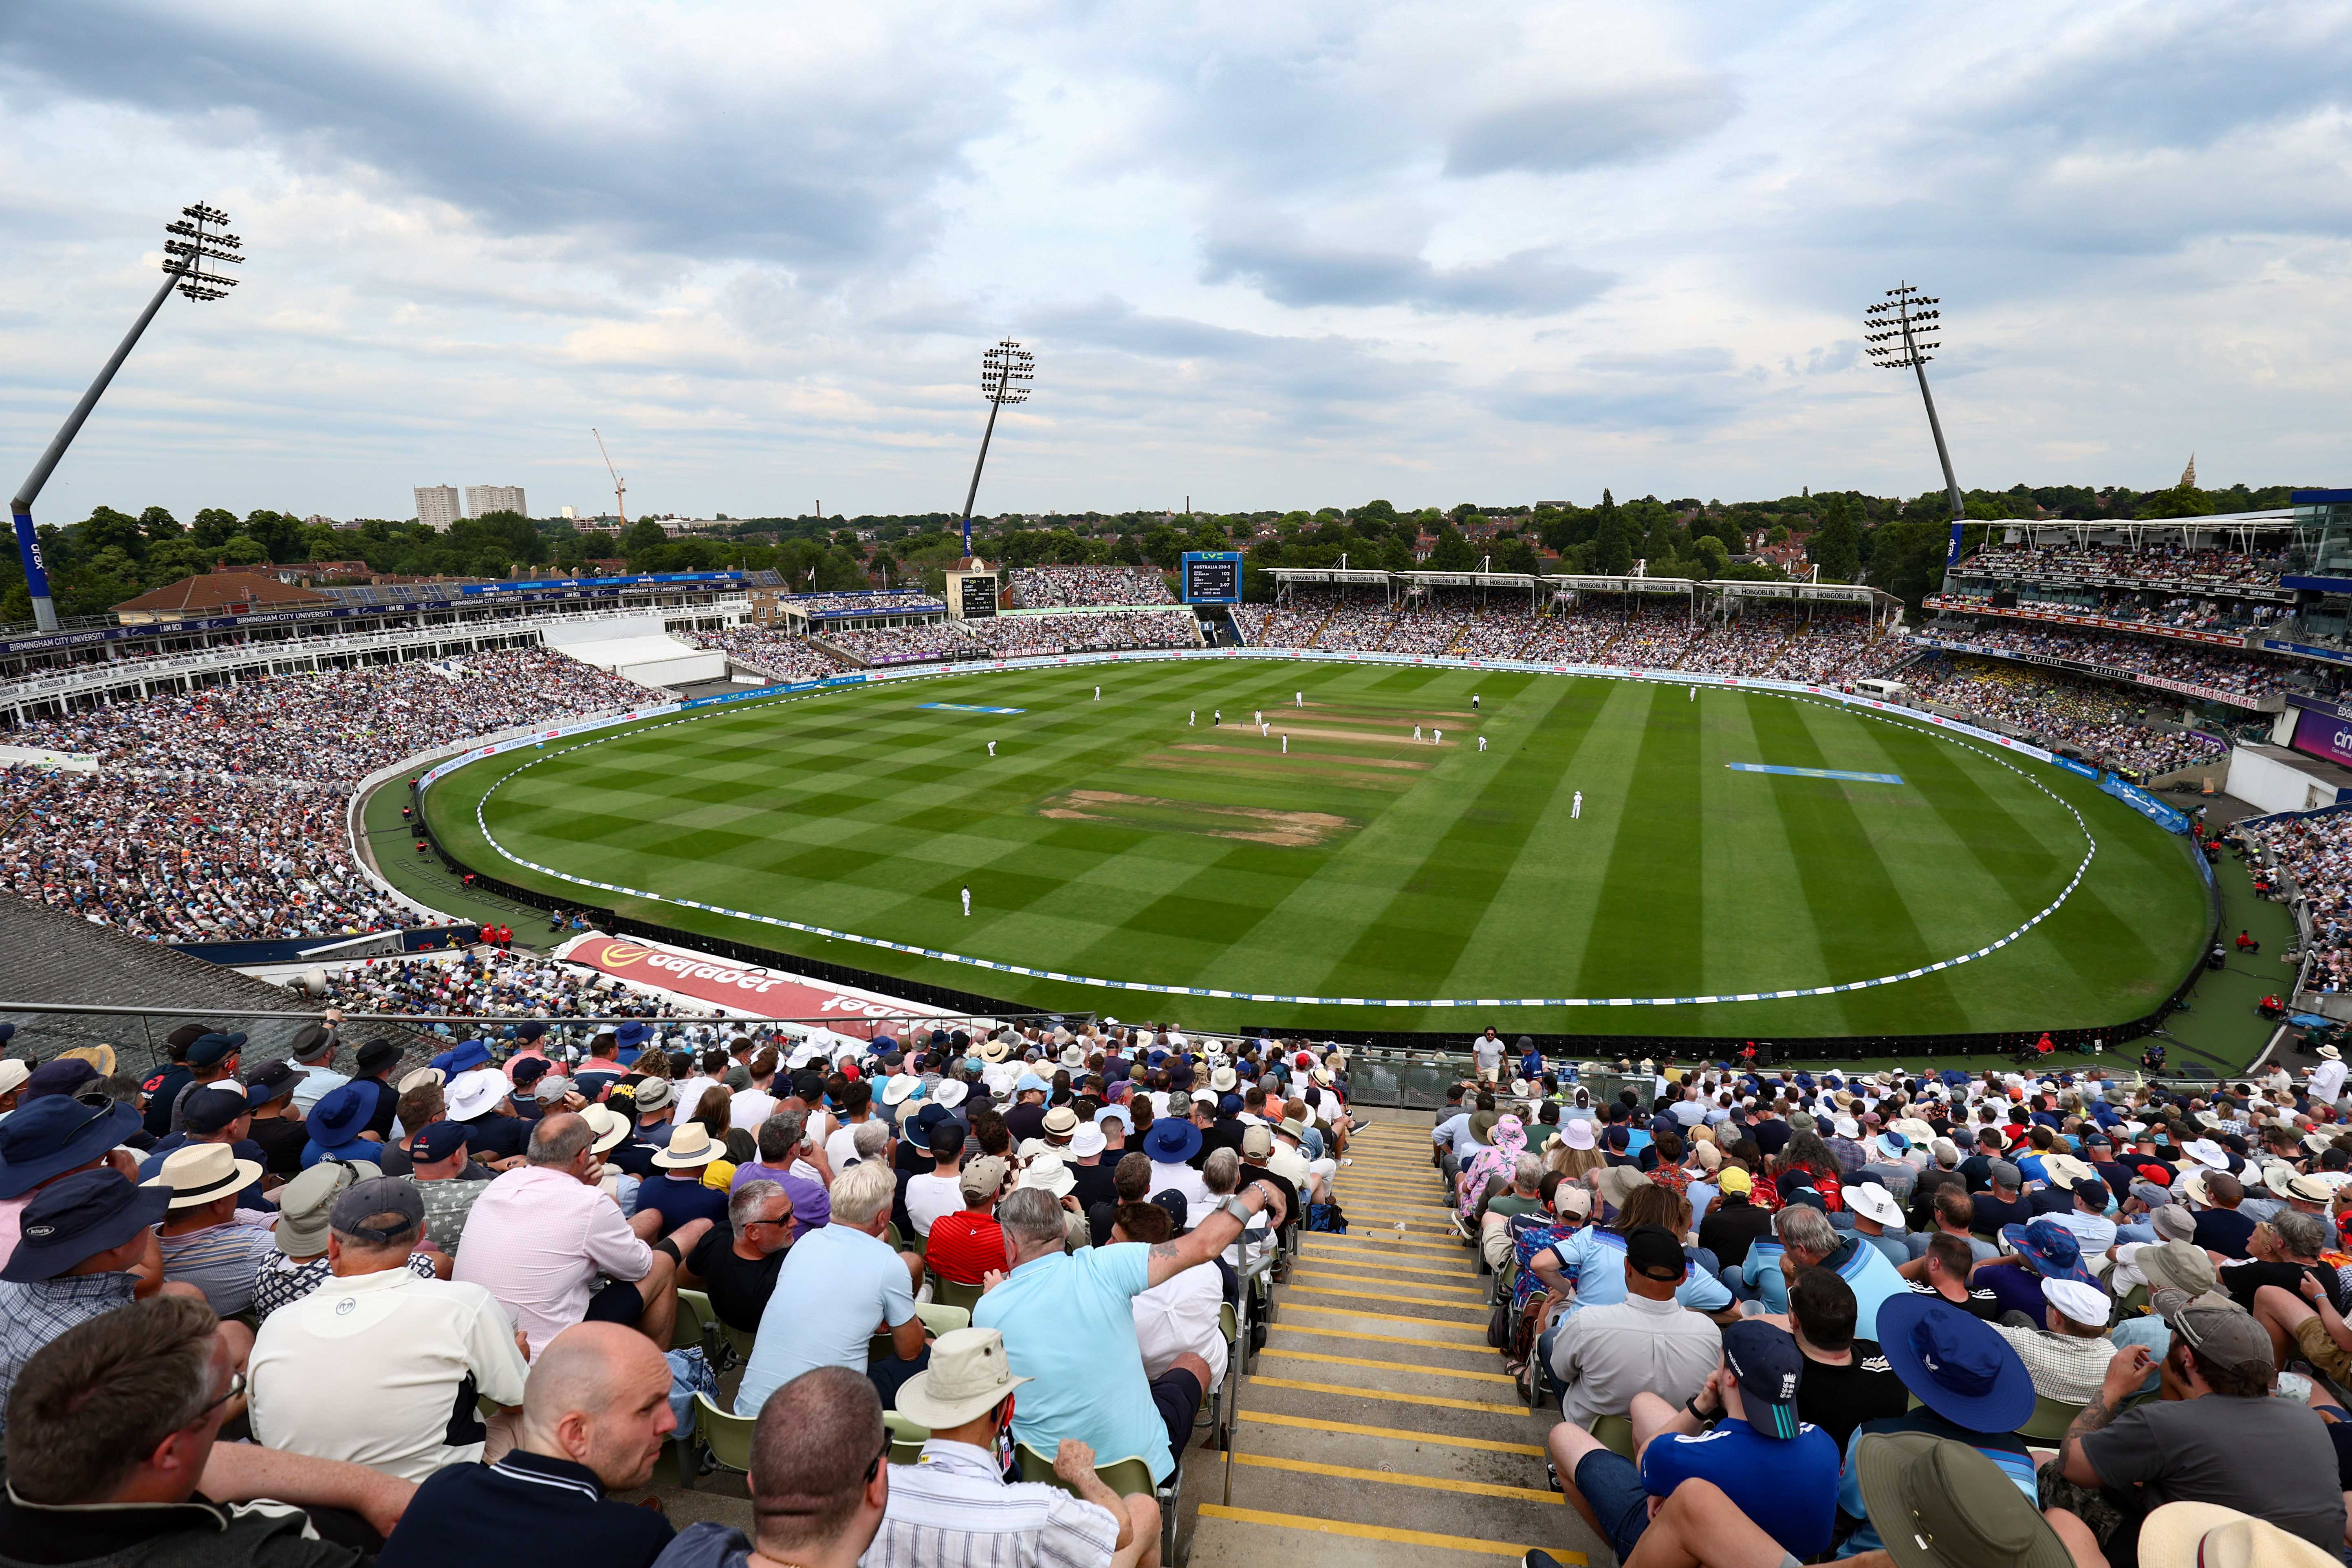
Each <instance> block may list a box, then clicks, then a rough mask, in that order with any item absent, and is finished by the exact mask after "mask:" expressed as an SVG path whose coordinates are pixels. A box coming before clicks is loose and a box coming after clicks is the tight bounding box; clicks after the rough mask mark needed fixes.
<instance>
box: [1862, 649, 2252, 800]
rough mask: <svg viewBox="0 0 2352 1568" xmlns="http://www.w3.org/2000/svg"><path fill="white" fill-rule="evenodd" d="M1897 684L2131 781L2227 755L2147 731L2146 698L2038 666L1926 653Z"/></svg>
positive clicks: (2203, 741)
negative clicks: (2142, 717) (2078, 754)
mask: <svg viewBox="0 0 2352 1568" xmlns="http://www.w3.org/2000/svg"><path fill="white" fill-rule="evenodd" d="M1903 680H1904V683H1905V684H1906V686H1907V687H1908V688H1909V689H1910V693H1911V698H1912V700H1916V701H1927V702H1936V703H1940V704H1943V705H1945V706H1947V707H1951V708H1957V709H1958V710H1960V711H1961V712H1963V713H1968V714H1972V715H1974V716H1976V717H1978V718H1980V719H1997V720H2000V721H2001V722H2003V723H2005V724H2008V725H2011V726H2013V727H2014V728H2016V729H2019V730H2022V731H2025V732H2026V733H2027V734H2029V735H2032V737H2034V738H2035V739H2036V740H2038V741H2041V742H2042V743H2043V744H2045V745H2050V746H2062V745H2063V746H2069V747H2073V748H2074V749H2075V750H2077V751H2079V752H2082V753H2083V754H2084V756H2085V757H2088V758H2093V759H2095V760H2096V761H2098V762H2099V763H2101V764H2103V765H2105V766H2107V767H2111V768H2115V769H2116V770H2117V771H2118V772H2121V773H2125V774H2126V775H2128V776H2131V777H2134V778H2147V777H2153V776H2154V775H2156V774H2158V773H2170V772H2171V771H2173V770H2174V769H2176V768H2184V767H2188V766H2189V765H2191V764H2192V763H2219V762H2221V759H2222V755H2223V753H2224V752H2225V751H2226V750H2227V748H2226V746H2225V745H2224V743H2223V742H2221V740H2220V739H2218V738H2217V737H2214V736H2211V735H2205V734H2199V733H2195V732H2189V731H2157V730H2150V729H2147V728H2145V727H2143V726H2142V725H2141V723H2140V715H2141V713H2142V711H2143V710H2145V709H2146V708H2147V706H2148V703H2147V699H2146V698H2145V697H2136V696H2133V695H2131V694H2129V693H2127V692H2125V691H2122V690H2119V689H2116V688H2114V687H2111V686H2107V685H2105V684H2103V683H2101V682H2099V681H2095V680H2092V679H2086V678H2084V677H2082V676H2077V675H2071V674H2068V673H2067V672H2065V671H2063V670H2057V669H2051V668H2046V667H2044V666H2040V665H2021V664H2008V663H2004V662H2002V661H2001V660H2000V659H1990V658H1967V657H1965V656H1962V655H1956V654H1943V653H1931V654H1929V655H1927V657H1925V658H1921V659H1920V660H1919V661H1918V662H1917V663H1916V664H1913V665H1911V666H1909V667H1908V668H1906V669H1905V670H1904V671H1903Z"/></svg>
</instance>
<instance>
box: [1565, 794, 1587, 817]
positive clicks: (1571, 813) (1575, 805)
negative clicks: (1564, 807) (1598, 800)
mask: <svg viewBox="0 0 2352 1568" xmlns="http://www.w3.org/2000/svg"><path fill="white" fill-rule="evenodd" d="M1583 815H1584V792H1583V791H1582V790H1578V791H1577V792H1576V797H1575V798H1574V799H1572V800H1570V802H1569V803H1568V819H1569V820H1570V822H1574V821H1575V820H1576V819H1577V818H1578V817H1580V816H1583Z"/></svg>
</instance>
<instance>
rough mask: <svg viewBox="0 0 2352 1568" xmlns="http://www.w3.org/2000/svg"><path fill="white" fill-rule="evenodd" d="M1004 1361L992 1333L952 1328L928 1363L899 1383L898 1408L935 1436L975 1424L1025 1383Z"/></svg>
mask: <svg viewBox="0 0 2352 1568" xmlns="http://www.w3.org/2000/svg"><path fill="white" fill-rule="evenodd" d="M1028 1381H1029V1379H1027V1378H1025V1377H1015V1376H1014V1375H1013V1368H1012V1366H1011V1364H1010V1363H1007V1362H1006V1360H1005V1357H1004V1336H1003V1334H1001V1333H999V1332H997V1331H995V1330H994V1329H952V1330H950V1331H948V1332H946V1333H944V1334H941V1335H940V1337H939V1338H938V1339H937V1340H934V1341H933V1342H931V1359H930V1364H929V1365H928V1366H926V1367H925V1368H924V1369H923V1370H922V1371H921V1372H919V1373H916V1374H915V1375H914V1376H912V1377H910V1378H908V1380H907V1381H906V1382H905V1383H903V1384H899V1385H898V1405H897V1408H898V1414H899V1415H904V1416H905V1417H907V1419H908V1420H909V1421H913V1422H916V1423H917V1424H919V1425H920V1426H928V1427H929V1428H930V1429H931V1430H932V1431H934V1432H937V1431H940V1430H941V1429H943V1428H946V1427H950V1426H962V1425H963V1424H964V1423H965V1422H967V1421H977V1420H978V1419H980V1417H982V1416H983V1415H987V1414H988V1413H989V1412H990V1411H992V1410H993V1409H995V1408H996V1407H997V1406H998V1405H1002V1404H1003V1403H1004V1401H1005V1400H1006V1398H1007V1397H1009V1396H1010V1395H1011V1394H1012V1393H1013V1390H1014V1389H1016V1388H1018V1387H1020V1386H1021V1385H1022V1384H1024V1383H1027V1382H1028Z"/></svg>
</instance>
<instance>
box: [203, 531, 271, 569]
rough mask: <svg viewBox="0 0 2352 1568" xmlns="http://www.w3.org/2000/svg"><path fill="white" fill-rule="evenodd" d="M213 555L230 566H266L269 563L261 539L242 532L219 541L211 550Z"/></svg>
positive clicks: (265, 548) (267, 553)
mask: <svg viewBox="0 0 2352 1568" xmlns="http://www.w3.org/2000/svg"><path fill="white" fill-rule="evenodd" d="M213 556H214V558H215V560H218V561H221V562H224V563H227V564H228V565H231V566H266V565H268V563H269V551H268V548H267V547H266V546H265V545H263V543H262V542H261V541H259V540H257V539H255V538H253V537H252V536H251V535H249V534H243V533H239V534H234V535H232V536H230V537H229V538H227V539H225V540H223V541H221V543H220V548H219V549H217V550H215V551H214V552H213Z"/></svg>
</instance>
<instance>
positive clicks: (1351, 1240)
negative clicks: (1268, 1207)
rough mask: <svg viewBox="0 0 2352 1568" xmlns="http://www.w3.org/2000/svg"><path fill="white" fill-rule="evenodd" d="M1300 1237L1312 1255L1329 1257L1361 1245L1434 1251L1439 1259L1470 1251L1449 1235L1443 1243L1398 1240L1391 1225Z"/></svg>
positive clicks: (1343, 1254) (1347, 1253) (1383, 1249)
mask: <svg viewBox="0 0 2352 1568" xmlns="http://www.w3.org/2000/svg"><path fill="white" fill-rule="evenodd" d="M1299 1239H1300V1241H1301V1242H1302V1243H1303V1244H1304V1246H1305V1247H1306V1248H1307V1257H1309V1258H1313V1257H1315V1256H1316V1255H1317V1254H1318V1253H1320V1254H1322V1256H1324V1257H1327V1258H1342V1257H1349V1256H1351V1255H1353V1254H1354V1253H1355V1250H1356V1249H1357V1248H1358V1247H1370V1248H1371V1249H1372V1250H1373V1251H1374V1252H1431V1253H1435V1254H1436V1255H1437V1256H1438V1257H1440V1258H1446V1257H1454V1258H1459V1257H1461V1256H1463V1255H1464V1254H1465V1253H1466V1252H1468V1251H1469V1248H1468V1247H1464V1246H1463V1245H1462V1241H1461V1238H1460V1237H1451V1238H1449V1242H1448V1243H1447V1244H1446V1245H1442V1246H1441V1245H1438V1244H1434V1243H1432V1242H1426V1241H1399V1240H1398V1239H1397V1238H1396V1233H1395V1231H1394V1230H1393V1229H1391V1228H1383V1229H1381V1230H1351V1231H1349V1232H1348V1233H1347V1234H1346V1235H1344V1236H1342V1235H1335V1234H1333V1233H1331V1232H1328V1231H1311V1232H1309V1233H1308V1234H1307V1235H1306V1236H1303V1237H1300V1238H1299ZM1327 1249H1328V1250H1327Z"/></svg>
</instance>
